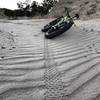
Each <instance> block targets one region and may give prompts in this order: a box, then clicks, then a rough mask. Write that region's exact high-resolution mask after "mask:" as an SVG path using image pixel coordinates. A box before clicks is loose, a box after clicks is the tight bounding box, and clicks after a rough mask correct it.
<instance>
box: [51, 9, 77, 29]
mask: <svg viewBox="0 0 100 100" xmlns="http://www.w3.org/2000/svg"><path fill="white" fill-rule="evenodd" d="M64 12H65V16H63V17H62V18H61V20H60V21H59V22H58V23H57V24H55V25H54V26H52V28H53V29H57V28H58V27H60V26H62V25H63V24H64V23H66V22H68V21H73V18H71V16H70V15H69V11H68V8H67V7H65V11H64ZM74 17H76V18H77V19H78V18H79V15H78V14H75V16H74Z"/></svg>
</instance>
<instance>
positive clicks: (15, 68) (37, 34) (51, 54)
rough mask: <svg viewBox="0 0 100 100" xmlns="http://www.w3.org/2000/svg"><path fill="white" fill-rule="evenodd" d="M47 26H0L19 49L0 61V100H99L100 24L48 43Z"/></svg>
mask: <svg viewBox="0 0 100 100" xmlns="http://www.w3.org/2000/svg"><path fill="white" fill-rule="evenodd" d="M48 21H50V20H48V19H47V20H45V19H42V20H17V21H16V20H14V21H6V22H5V23H4V22H3V21H2V22H1V23H0V29H1V30H2V29H3V30H4V31H6V32H12V35H13V36H14V42H15V45H16V48H15V49H13V50H12V51H10V52H7V53H6V52H5V54H6V56H5V58H3V59H1V60H0V100H45V99H46V100H100V97H99V95H100V54H99V53H100V29H99V25H100V23H99V22H100V20H99V19H98V20H90V21H87V22H82V21H77V22H76V25H77V26H73V27H72V28H71V29H70V30H69V31H67V32H66V33H65V34H62V35H61V36H59V37H57V38H54V39H52V40H44V37H43V33H41V31H40V29H41V28H42V26H43V25H45V24H46V23H47V22H48ZM87 28H88V30H87ZM0 54H1V53H0Z"/></svg>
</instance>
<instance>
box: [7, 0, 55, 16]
mask: <svg viewBox="0 0 100 100" xmlns="http://www.w3.org/2000/svg"><path fill="white" fill-rule="evenodd" d="M55 3H57V0H43V3H42V4H41V5H39V4H38V3H37V2H36V1H33V2H32V4H31V5H29V4H25V3H23V2H18V3H17V6H18V8H19V9H17V10H8V9H6V10H5V15H6V16H8V17H23V16H27V17H33V16H36V15H41V16H43V15H46V14H48V12H49V10H50V9H51V8H52V7H53V6H54V4H55Z"/></svg>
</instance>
